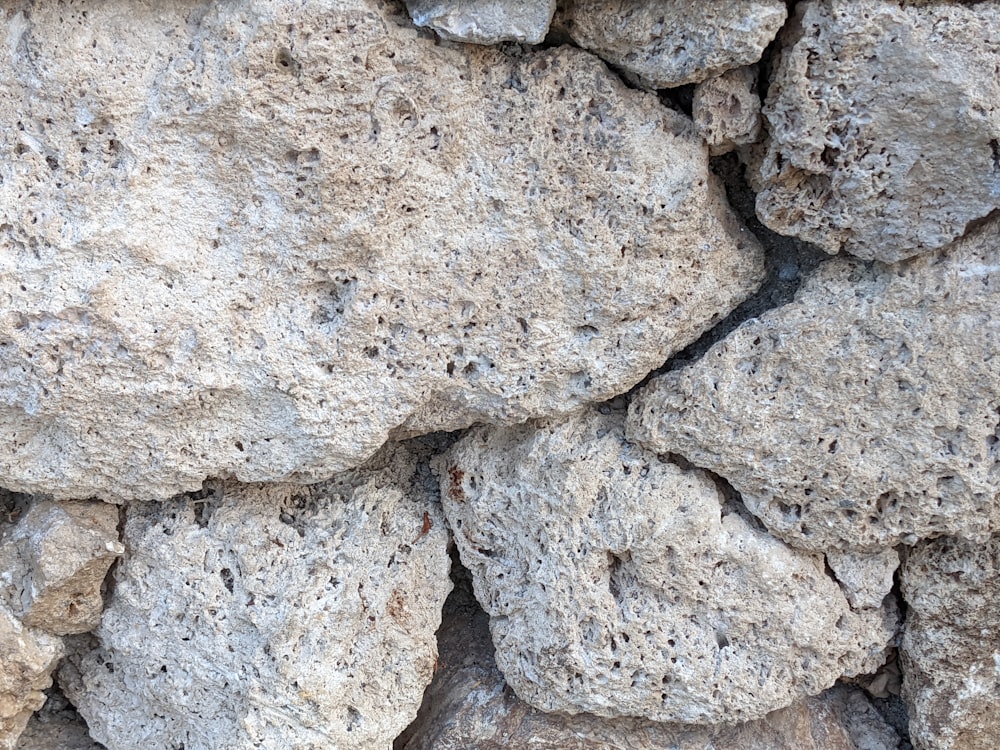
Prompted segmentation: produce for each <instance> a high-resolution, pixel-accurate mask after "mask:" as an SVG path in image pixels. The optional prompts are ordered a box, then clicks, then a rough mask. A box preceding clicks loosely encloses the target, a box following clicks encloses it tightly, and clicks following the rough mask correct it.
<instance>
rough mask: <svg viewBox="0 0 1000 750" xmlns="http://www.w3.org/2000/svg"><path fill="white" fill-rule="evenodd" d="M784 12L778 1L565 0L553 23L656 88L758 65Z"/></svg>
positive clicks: (587, 46) (576, 39)
mask: <svg viewBox="0 0 1000 750" xmlns="http://www.w3.org/2000/svg"><path fill="white" fill-rule="evenodd" d="M787 12H788V11H787V8H786V7H785V3H784V2H782V0H707V1H706V2H697V3H691V2H685V0H610V1H609V0H568V1H567V2H566V3H564V4H563V5H562V6H560V10H559V16H558V21H557V23H558V25H559V26H560V27H561V28H564V29H565V30H566V31H567V32H568V33H569V35H570V36H571V37H572V39H573V41H575V42H576V43H577V44H579V45H580V46H581V47H583V48H584V49H588V50H590V51H591V52H593V53H595V54H597V55H600V57H601V58H603V59H604V60H607V61H608V62H609V63H611V64H612V65H614V66H615V67H618V68H622V69H624V70H626V71H628V72H630V73H634V74H635V75H637V76H638V77H639V79H640V80H641V81H642V82H643V83H645V84H646V85H649V86H652V87H653V88H658V89H659V88H672V87H674V86H680V85H683V84H686V83H697V82H698V81H704V80H705V79H706V78H711V77H712V76H716V75H718V74H720V73H722V72H724V71H726V70H729V69H730V68H737V67H740V66H741V65H750V64H752V63H755V62H757V61H758V60H760V56H761V54H762V53H763V51H764V48H765V47H767V45H768V44H770V43H771V41H772V40H773V39H774V38H775V36H776V35H777V33H778V30H779V29H780V28H781V25H782V24H783V23H784V22H785V19H786V17H787Z"/></svg>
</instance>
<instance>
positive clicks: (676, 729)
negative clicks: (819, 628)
mask: <svg viewBox="0 0 1000 750" xmlns="http://www.w3.org/2000/svg"><path fill="white" fill-rule="evenodd" d="M488 622H489V618H488V616H487V615H486V614H485V613H484V612H483V611H482V610H481V609H480V608H479V607H478V605H477V604H476V602H475V599H474V597H473V594H472V590H471V585H470V584H468V583H467V582H466V583H464V585H463V581H459V582H458V583H457V586H456V590H455V591H454V592H452V594H451V596H450V597H449V598H448V602H447V603H446V604H445V609H444V617H443V620H442V623H441V630H440V631H439V633H440V635H439V637H438V648H439V656H438V671H437V673H436V674H435V675H434V681H433V682H432V683H431V685H430V687H429V688H428V689H427V692H426V693H425V694H424V703H423V705H422V706H421V708H420V713H419V714H418V717H417V720H416V721H415V722H414V723H413V724H412V725H411V726H410V727H408V728H407V731H406V732H404V733H403V735H402V736H401V737H400V738H399V740H398V741H397V743H396V745H395V747H396V748H397V750H508V748H528V747H530V748H532V750H609V748H628V750H664V749H665V748H670V750H706V748H713V749H714V750H895V749H896V748H898V747H899V737H898V736H897V735H896V733H895V732H894V731H893V730H892V728H891V727H889V726H888V725H887V724H886V723H885V721H884V720H883V719H882V718H881V717H880V716H879V715H878V714H877V713H876V712H875V710H874V709H873V708H872V706H871V704H870V703H869V702H868V700H867V699H866V698H865V697H864V694H863V693H862V692H861V691H859V690H856V689H848V688H834V689H832V690H830V691H829V692H827V693H824V694H822V695H820V696H817V697H814V698H807V699H805V700H803V701H800V702H798V703H796V704H794V705H792V706H790V707H789V708H785V709H781V710H779V711H775V712H773V713H771V714H768V715H767V716H766V717H764V718H763V719H759V720H757V721H753V722H749V723H747V724H742V725H739V726H736V727H690V726H682V725H677V724H664V723H661V722H653V721H648V720H644V719H627V718H626V719H602V718H599V717H597V716H593V715H591V714H577V715H576V716H567V715H565V714H555V713H549V714H546V713H542V712H541V711H538V710H537V709H534V708H531V707H530V706H528V705H527V704H526V703H524V702H523V701H520V700H519V699H518V698H517V696H515V695H514V693H513V692H512V691H511V690H510V688H509V687H507V686H506V684H505V683H504V679H503V675H502V674H501V673H500V671H499V670H498V669H497V667H496V663H495V661H494V658H493V647H492V645H491V643H490V634H489V630H488Z"/></svg>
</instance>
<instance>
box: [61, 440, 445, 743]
mask: <svg viewBox="0 0 1000 750" xmlns="http://www.w3.org/2000/svg"><path fill="white" fill-rule="evenodd" d="M415 472H416V468H415V464H414V459H413V457H412V456H411V455H410V454H409V452H408V451H407V450H406V449H404V448H398V449H394V450H393V451H390V452H388V453H385V452H384V453H380V454H379V455H378V456H377V457H376V463H375V464H373V465H369V466H368V467H366V468H364V469H358V470H355V471H351V472H347V473H344V474H340V475H338V476H337V477H335V478H334V479H332V480H330V481H328V482H325V483H322V484H317V485H313V486H308V487H306V486H296V485H288V484H283V485H244V484H239V483H235V482H227V483H218V484H214V485H212V486H211V487H208V488H206V491H205V492H203V493H199V496H198V497H195V498H181V499H177V500H173V501H167V502H163V503H136V504H133V505H130V506H128V507H127V508H126V510H125V540H126V545H127V547H128V550H129V552H128V554H127V556H126V557H125V558H123V560H122V561H121V563H120V564H119V565H118V566H117V567H116V569H115V571H114V574H113V575H114V586H113V594H112V596H111V599H110V601H109V602H108V607H107V609H106V611H105V614H104V619H103V620H102V622H101V626H100V627H99V628H98V629H97V630H96V631H95V633H96V640H95V641H94V643H92V644H80V643H78V644H77V645H76V646H75V648H74V649H73V650H72V651H71V653H70V656H69V659H68V660H67V662H68V663H67V666H65V667H64V668H63V669H61V670H60V682H61V684H62V686H63V688H64V690H65V691H66V694H67V695H68V697H69V698H70V700H72V701H73V702H74V704H75V705H76V706H77V708H78V709H79V711H80V713H81V715H83V717H84V718H85V719H86V720H87V724H88V725H89V727H90V731H91V734H92V736H93V737H94V738H95V739H97V740H98V741H100V742H101V743H103V744H104V745H105V746H107V747H108V748H109V750H137V749H138V748H170V747H175V746H176V745H178V744H179V743H182V744H183V745H184V747H185V749H186V750H215V749H217V748H222V747H225V748H227V750H239V749H245V750H251V748H253V749H254V750H257V749H261V750H279V749H281V750H283V749H284V748H290V747H294V748H298V749H300V750H328V748H336V747H342V748H357V749H358V750H367V749H368V748H373V749H375V748H377V749H378V750H386V748H388V747H390V745H391V744H392V740H393V738H394V737H396V735H398V734H399V733H400V732H401V731H402V730H403V729H404V728H405V727H406V726H407V724H409V723H410V722H411V721H412V720H413V718H414V716H415V715H416V712H417V708H418V706H419V704H420V699H421V696H422V694H423V691H424V688H425V687H426V686H427V684H428V683H429V682H430V679H431V676H432V674H433V669H434V662H435V657H436V644H435V640H434V632H435V630H436V629H437V627H438V625H439V624H440V621H441V607H442V605H443V603H444V600H445V597H446V596H447V594H448V591H449V590H450V588H451V583H450V581H449V578H448V567H449V564H450V563H449V558H448V552H447V544H448V533H447V530H446V528H445V524H444V518H443V517H442V515H441V513H440V510H439V505H438V504H437V503H436V501H434V499H433V495H432V492H433V491H434V484H433V482H432V481H423V480H421V478H420V475H419V474H417V473H415ZM428 480H429V475H428Z"/></svg>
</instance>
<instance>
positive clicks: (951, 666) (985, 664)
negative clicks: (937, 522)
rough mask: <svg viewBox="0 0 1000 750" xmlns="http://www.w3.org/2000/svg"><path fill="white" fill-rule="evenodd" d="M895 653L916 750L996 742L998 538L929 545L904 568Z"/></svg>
mask: <svg viewBox="0 0 1000 750" xmlns="http://www.w3.org/2000/svg"><path fill="white" fill-rule="evenodd" d="M902 591H903V597H904V598H905V599H906V603H907V606H908V610H907V618H906V628H905V630H904V633H903V644H902V648H901V649H900V655H901V657H902V663H903V695H904V697H905V698H906V701H907V703H908V704H909V708H910V735H911V738H912V740H913V745H914V747H916V748H917V750H992V748H995V747H997V746H998V744H1000V703H998V701H997V695H998V694H1000V538H998V537H993V538H992V539H990V540H989V542H987V543H986V544H973V543H970V542H966V541H962V540H957V539H953V538H945V539H936V540H934V541H930V542H927V543H925V544H922V545H920V546H918V547H917V548H916V549H914V550H913V551H912V552H911V553H910V554H909V556H908V557H907V559H906V561H905V563H904V565H903V575H902Z"/></svg>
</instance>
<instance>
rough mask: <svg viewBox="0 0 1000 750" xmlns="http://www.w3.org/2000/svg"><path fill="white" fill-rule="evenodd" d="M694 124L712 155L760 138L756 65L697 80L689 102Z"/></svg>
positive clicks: (723, 152) (726, 151) (727, 151)
mask: <svg viewBox="0 0 1000 750" xmlns="http://www.w3.org/2000/svg"><path fill="white" fill-rule="evenodd" d="M692 115H693V116H694V124H695V125H696V126H697V127H698V131H699V132H700V133H701V135H702V138H704V139H705V143H707V144H708V150H709V153H711V154H712V155H713V156H718V155H720V154H727V153H729V152H730V151H732V150H733V149H734V148H736V147H737V146H745V145H747V144H749V143H754V142H755V141H757V139H758V138H760V135H761V129H760V124H761V121H760V97H759V96H757V66H755V65H751V66H745V67H742V68H734V69H732V70H727V71H726V72H725V73H722V74H720V75H717V76H715V77H713V78H709V79H708V80H707V81H703V82H702V83H699V84H698V85H697V86H696V87H695V89H694V98H693V103H692Z"/></svg>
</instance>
